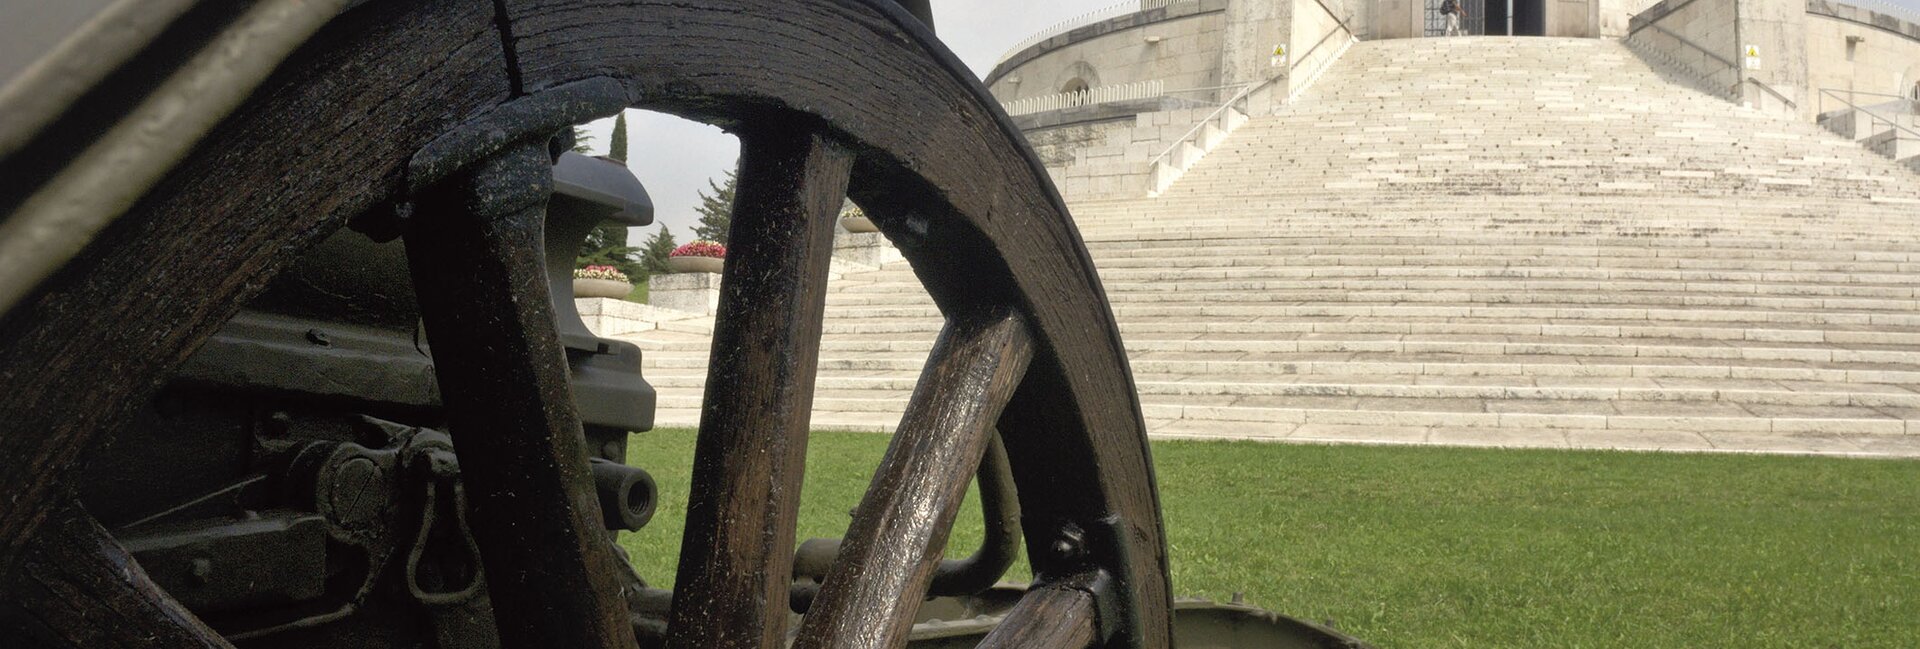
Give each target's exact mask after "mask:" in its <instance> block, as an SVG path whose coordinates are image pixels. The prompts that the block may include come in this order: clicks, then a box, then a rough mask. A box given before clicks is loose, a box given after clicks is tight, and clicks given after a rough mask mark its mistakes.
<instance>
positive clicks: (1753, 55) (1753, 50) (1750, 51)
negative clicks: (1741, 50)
mask: <svg viewBox="0 0 1920 649" xmlns="http://www.w3.org/2000/svg"><path fill="white" fill-rule="evenodd" d="M1747 58H1750V59H1757V58H1760V46H1758V45H1748V46H1747Z"/></svg>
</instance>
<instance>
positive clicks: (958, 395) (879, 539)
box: [795, 311, 1033, 648]
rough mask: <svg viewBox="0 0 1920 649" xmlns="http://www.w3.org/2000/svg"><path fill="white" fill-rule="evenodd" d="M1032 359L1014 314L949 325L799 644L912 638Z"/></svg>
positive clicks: (878, 643)
mask: <svg viewBox="0 0 1920 649" xmlns="http://www.w3.org/2000/svg"><path fill="white" fill-rule="evenodd" d="M1032 358H1033V341H1032V339H1031V337H1030V336H1029V334H1028V332H1027V327H1026V323H1025V322H1024V321H1023V320H1022V319H1021V318H1020V317H1019V316H1017V315H1014V314H1012V313H1009V312H1006V311H997V312H992V313H989V314H979V315H976V314H968V315H963V316H960V317H956V318H955V319H953V320H952V321H951V322H950V323H948V325H947V326H946V328H945V330H944V331H942V332H941V334H940V339H939V341H938V342H936V343H935V344H934V349H933V355H932V356H931V357H930V358H929V359H928V360H927V366H926V369H925V370H922V371H921V374H920V382H919V384H918V385H917V386H916V387H915V388H914V392H913V398H912V400H911V401H909V402H908V404H907V410H906V412H905V414H904V415H902V417H901V420H900V427H899V429H898V431H897V432H896V433H894V437H893V441H892V443H891V444H890V445H889V446H888V448H887V454H886V457H885V459H883V460H882V461H881V463H880V469H879V471H877V472H876V473H875V474H874V476H873V483H872V485H871V486H869V487H868V488H867V492H866V496H865V498H864V499H863V500H862V501H861V503H860V508H859V509H858V510H857V513H856V514H855V515H854V521H853V525H852V527H851V528H850V529H848V530H847V536H846V538H845V539H844V540H843V541H842V543H841V545H840V552H839V555H838V556H837V557H835V558H834V561H833V567H832V568H831V569H830V570H829V571H828V573H827V578H826V580H825V581H824V582H823V583H822V584H821V587H820V596H819V597H818V598H817V599H815V600H814V602H813V607H812V609H811V610H810V612H809V613H808V615H807V619H806V622H805V623H804V625H803V626H802V627H801V633H800V640H799V642H798V643H797V644H796V645H795V647H799V648H816V647H898V646H902V645H904V644H905V643H906V640H907V632H908V631H909V630H910V629H911V628H912V626H913V618H914V613H915V612H916V611H918V610H919V607H920V602H921V600H923V599H924V598H925V597H926V593H927V588H928V586H929V584H930V583H931V582H932V581H933V575H934V569H935V568H937V567H938V566H939V564H940V557H941V552H942V550H944V549H945V547H946V541H947V534H948V532H949V531H950V530H951V529H952V527H953V520H954V517H955V516H956V515H957V514H958V512H959V509H960V500H961V499H962V498H963V497H965V495H966V492H967V482H968V480H969V479H970V478H972V476H973V473H974V469H975V467H977V466H979V464H980V458H981V456H982V454H983V453H985V452H986V450H987V445H988V442H989V440H990V439H992V436H993V425H994V422H995V420H997V419H999V417H1000V411H1001V409H1002V408H1004V407H1005V406H1006V403H1007V400H1008V399H1009V398H1011V397H1012V396H1013V392H1014V388H1015V387H1017V386H1018V385H1019V383H1020V379H1021V378H1022V377H1023V376H1024V375H1025V374H1026V370H1027V364H1028V362H1029V361H1030V360H1032Z"/></svg>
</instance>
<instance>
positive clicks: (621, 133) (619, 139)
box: [607, 111, 627, 164]
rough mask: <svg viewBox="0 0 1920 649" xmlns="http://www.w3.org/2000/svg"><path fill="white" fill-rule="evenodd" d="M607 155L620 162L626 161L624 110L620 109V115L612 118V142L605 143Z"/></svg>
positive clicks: (625, 119)
mask: <svg viewBox="0 0 1920 649" xmlns="http://www.w3.org/2000/svg"><path fill="white" fill-rule="evenodd" d="M607 157H609V158H612V159H614V160H616V161H618V162H619V163H620V164H626V163H627V112H626V111H620V116H618V117H615V118H613V142H611V143H609V144H608V145H607Z"/></svg>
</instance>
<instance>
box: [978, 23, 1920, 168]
mask: <svg viewBox="0 0 1920 649" xmlns="http://www.w3.org/2000/svg"><path fill="white" fill-rule="evenodd" d="M1441 1H1442V0H1140V2H1139V4H1138V5H1137V6H1134V5H1125V6H1117V7H1115V9H1114V10H1112V11H1109V12H1107V13H1104V14H1099V15H1095V16H1093V17H1092V19H1090V20H1088V21H1086V22H1084V23H1083V24H1077V25H1069V26H1066V28H1063V29H1059V30H1056V31H1053V32H1049V33H1044V34H1040V35H1038V36H1037V37H1036V38H1034V39H1030V41H1029V42H1028V43H1027V44H1024V45H1023V46H1022V47H1020V48H1018V49H1016V51H1013V52H1009V53H1008V54H1007V56H1006V58H1005V59H1004V60H1003V61H1002V62H1001V63H1000V64H999V65H997V66H996V67H995V68H994V70H993V71H992V72H991V73H989V74H988V75H987V78H986V79H985V81H986V83H987V85H988V88H989V90H990V91H992V92H993V94H994V95H995V97H997V98H999V99H1000V100H1001V101H1003V102H1016V101H1021V100H1028V101H1027V104H1025V105H1044V106H1048V107H1049V108H1048V109H1047V110H1038V111H1023V112H1021V113H1018V114H1015V115H1014V118H1015V120H1016V122H1017V123H1018V124H1019V125H1020V126H1021V128H1022V129H1023V130H1024V131H1025V132H1026V133H1027V136H1028V138H1029V140H1030V141H1032V143H1033V144H1034V145H1035V148H1036V149H1038V150H1039V151H1040V153H1041V156H1042V158H1043V159H1044V160H1045V162H1046V164H1047V166H1048V168H1049V169H1050V170H1052V171H1053V173H1054V175H1055V180H1056V181H1057V182H1058V184H1060V186H1062V187H1063V188H1066V190H1067V191H1068V192H1069V193H1070V194H1074V195H1079V196H1085V197H1098V196H1121V195H1132V194H1136V193H1138V192H1140V191H1148V192H1152V191H1154V189H1155V187H1156V186H1159V185H1161V184H1164V183H1165V182H1171V179H1172V178H1176V177H1178V174H1179V173H1181V172H1182V170H1183V169H1184V166H1185V165H1186V164H1190V163H1191V162H1192V161H1193V160H1197V159H1198V158H1199V157H1200V156H1203V155H1205V153H1206V151H1207V150H1208V149H1209V148H1210V145H1209V142H1210V141H1218V140H1220V139H1223V138H1224V136H1225V133H1226V132H1228V131H1231V130H1232V128H1233V126H1234V124H1236V123H1237V122H1236V120H1244V119H1245V118H1247V117H1252V116H1260V115H1266V114H1272V113H1274V112H1276V111H1278V110H1280V109H1281V107H1283V106H1285V105H1286V104H1287V103H1288V102H1289V101H1291V100H1292V99H1294V98H1295V97H1297V96H1299V95H1300V94H1301V93H1303V92H1305V91H1306V89H1307V88H1308V87H1310V86H1311V85H1312V84H1313V83H1314V81H1315V80H1316V79H1317V78H1318V77H1319V75H1320V74H1321V73H1322V72H1324V71H1325V70H1326V68H1327V67H1328V66H1330V65H1331V64H1332V63H1333V62H1334V60H1335V59H1337V58H1338V57H1339V56H1340V55H1341V54H1342V53H1343V52H1345V51H1346V48H1347V47H1348V46H1350V45H1351V44H1352V43H1354V42H1357V41H1361V40H1381V39H1397V38H1419V37H1432V36H1436V35H1437V34H1438V33H1439V30H1440V29H1441V27H1440V25H1441V24H1442V23H1441V22H1440V21H1439V20H1438V13H1437V9H1438V7H1439V6H1440V3H1441ZM1462 1H1463V3H1464V4H1466V5H1467V6H1468V7H1469V8H1471V10H1472V12H1471V13H1470V14H1469V23H1470V25H1469V28H1470V31H1472V32H1473V33H1475V34H1491V35H1519V36H1549V37H1570V38H1610V39H1620V40H1621V41H1622V42H1624V43H1626V44H1627V45H1628V46H1629V47H1630V48H1631V49H1632V50H1633V51H1634V52H1635V53H1636V54H1638V55H1639V56H1641V57H1643V58H1645V59H1646V60H1648V62H1649V63H1651V64H1653V65H1654V66H1655V67H1656V68H1658V69H1661V70H1662V71H1663V72H1665V73H1667V74H1669V76H1670V78H1671V79H1672V80H1673V81H1675V82H1678V83H1683V84H1687V85H1691V86H1694V87H1696V88H1698V89H1700V90H1702V91H1705V92H1708V93H1710V94H1714V95H1717V96H1721V97H1724V98H1726V99H1728V100H1729V101H1732V102H1734V103H1737V104H1742V105H1746V106H1749V107H1752V108H1754V109H1756V110H1762V111H1767V112H1773V113H1778V114H1782V115H1791V116H1795V117H1797V118H1800V119H1807V120H1815V119H1823V118H1825V117H1830V116H1831V115H1833V114H1835V113H1836V112H1837V111H1845V110H1850V108H1849V107H1850V106H1852V105H1860V106H1878V107H1880V108H1881V109H1885V110H1894V109H1899V111H1900V112H1903V113H1905V114H1909V115H1910V114H1913V113H1914V112H1915V111H1913V110H1912V108H1913V106H1911V105H1910V104H1900V105H1895V104H1894V102H1900V101H1907V100H1911V99H1914V98H1915V97H1916V93H1920V85H1917V84H1920V25H1916V24H1915V22H1913V21H1910V20H1908V19H1907V18H1905V17H1903V16H1899V15H1893V14H1890V13H1888V12H1890V11H1895V10H1892V9H1883V10H1875V9H1870V8H1864V7H1860V6H1854V5H1848V4H1842V3H1839V2H1834V1H1832V0H1663V1H1660V2H1649V1H1648V0H1462ZM1146 83H1152V84H1154V85H1153V87H1154V88H1156V89H1157V91H1156V92H1155V93H1153V94H1152V95H1151V96H1141V95H1140V94H1139V93H1137V92H1134V93H1130V94H1129V93H1112V92H1108V93H1104V95H1103V94H1102V93H1101V89H1103V88H1118V89H1126V88H1130V87H1132V86H1137V85H1139V84H1146ZM1050 97H1052V98H1064V99H1060V100H1058V101H1053V102H1052V103H1046V101H1045V100H1046V99H1047V98H1050ZM1036 99H1040V100H1042V101H1041V102H1040V103H1038V104H1036V103H1035V102H1034V101H1032V100H1036Z"/></svg>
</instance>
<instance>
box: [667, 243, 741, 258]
mask: <svg viewBox="0 0 1920 649" xmlns="http://www.w3.org/2000/svg"><path fill="white" fill-rule="evenodd" d="M667 256H668V257H712V258H714V259H726V258H727V247H726V246H723V245H720V243H719V242H715V241H707V240H705V239H701V240H698V241H694V242H692V243H688V244H686V245H683V246H680V247H678V248H674V249H673V252H670V253H667Z"/></svg>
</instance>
